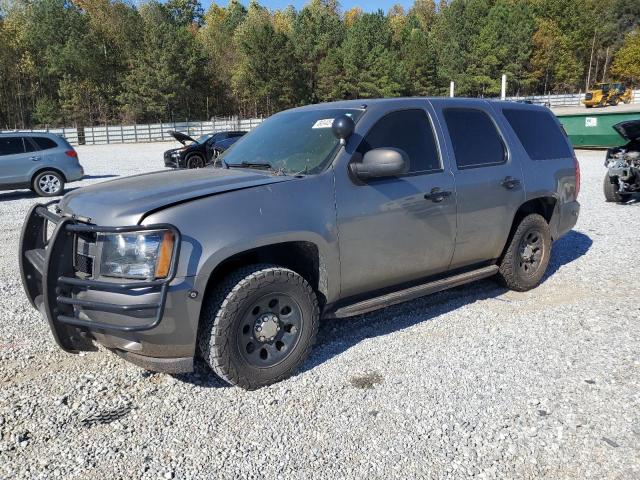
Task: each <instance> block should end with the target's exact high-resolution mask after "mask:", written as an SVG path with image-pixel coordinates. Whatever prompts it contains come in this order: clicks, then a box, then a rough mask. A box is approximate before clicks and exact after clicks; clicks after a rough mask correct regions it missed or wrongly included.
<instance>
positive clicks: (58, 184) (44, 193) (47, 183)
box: [32, 170, 64, 197]
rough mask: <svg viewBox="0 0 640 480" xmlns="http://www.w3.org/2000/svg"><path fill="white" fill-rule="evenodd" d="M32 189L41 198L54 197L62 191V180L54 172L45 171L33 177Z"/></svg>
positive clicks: (58, 174)
mask: <svg viewBox="0 0 640 480" xmlns="http://www.w3.org/2000/svg"><path fill="white" fill-rule="evenodd" d="M32 188H33V191H34V192H36V193H37V194H38V195H40V196H41V197H55V196H57V195H61V194H62V192H63V190H64V178H63V177H62V175H61V174H60V173H58V172H56V171H54V170H45V171H44V172H40V173H38V174H37V175H36V176H35V178H34V179H33V183H32Z"/></svg>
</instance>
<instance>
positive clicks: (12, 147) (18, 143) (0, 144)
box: [0, 137, 24, 156]
mask: <svg viewBox="0 0 640 480" xmlns="http://www.w3.org/2000/svg"><path fill="white" fill-rule="evenodd" d="M17 153H24V144H23V143H22V137H1V138H0V156H4V155H15V154H17Z"/></svg>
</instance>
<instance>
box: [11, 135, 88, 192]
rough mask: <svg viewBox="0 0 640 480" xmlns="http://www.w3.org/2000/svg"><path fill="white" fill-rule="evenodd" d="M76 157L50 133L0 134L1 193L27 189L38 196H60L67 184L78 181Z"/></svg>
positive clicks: (64, 143)
mask: <svg viewBox="0 0 640 480" xmlns="http://www.w3.org/2000/svg"><path fill="white" fill-rule="evenodd" d="M83 176H84V169H83V168H82V166H81V165H80V162H79V161H78V154H77V153H76V151H75V150H74V149H73V147H72V146H71V145H69V142H67V141H66V140H65V139H64V138H61V137H59V136H57V135H53V134H51V133H17V132H16V133H0V190H13V189H18V188H30V189H31V190H33V191H34V192H36V193H37V194H38V195H40V196H41V197H55V196H57V195H61V194H62V192H63V190H64V184H65V183H66V182H74V181H76V180H81V179H82V177H83Z"/></svg>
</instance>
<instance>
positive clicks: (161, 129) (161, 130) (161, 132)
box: [160, 122, 164, 141]
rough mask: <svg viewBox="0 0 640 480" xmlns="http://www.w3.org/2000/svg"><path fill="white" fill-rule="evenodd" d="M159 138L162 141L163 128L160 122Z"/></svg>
mask: <svg viewBox="0 0 640 480" xmlns="http://www.w3.org/2000/svg"><path fill="white" fill-rule="evenodd" d="M160 138H161V139H162V140H163V141H164V128H163V127H162V122H160Z"/></svg>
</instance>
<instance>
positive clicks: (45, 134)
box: [0, 130, 62, 140]
mask: <svg viewBox="0 0 640 480" xmlns="http://www.w3.org/2000/svg"><path fill="white" fill-rule="evenodd" d="M16 136H18V137H46V138H50V139H51V140H60V139H61V138H62V137H60V135H56V134H55V133H49V132H20V131H15V132H10V131H6V130H5V131H4V132H0V137H16Z"/></svg>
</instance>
